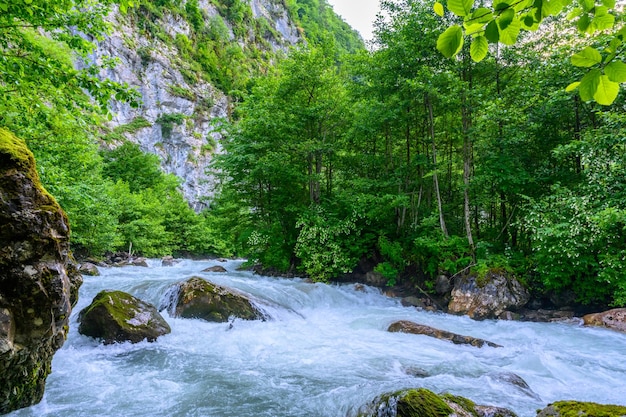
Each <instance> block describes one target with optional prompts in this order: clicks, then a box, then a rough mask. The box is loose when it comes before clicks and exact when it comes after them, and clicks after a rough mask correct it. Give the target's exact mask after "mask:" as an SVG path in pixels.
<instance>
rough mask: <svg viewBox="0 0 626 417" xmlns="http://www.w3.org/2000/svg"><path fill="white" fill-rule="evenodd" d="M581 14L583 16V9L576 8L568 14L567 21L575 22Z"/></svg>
mask: <svg viewBox="0 0 626 417" xmlns="http://www.w3.org/2000/svg"><path fill="white" fill-rule="evenodd" d="M581 14H583V9H582V7H575V8H574V9H573V10H572V11H571V12H569V13H568V14H567V20H574V19H576V18H577V17H578V16H580V15H581Z"/></svg>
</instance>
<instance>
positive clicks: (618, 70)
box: [604, 61, 626, 83]
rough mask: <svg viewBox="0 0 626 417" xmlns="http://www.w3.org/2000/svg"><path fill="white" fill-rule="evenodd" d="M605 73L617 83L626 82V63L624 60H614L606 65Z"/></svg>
mask: <svg viewBox="0 0 626 417" xmlns="http://www.w3.org/2000/svg"><path fill="white" fill-rule="evenodd" d="M604 73H605V74H606V76H607V77H609V80H611V81H614V82H616V83H626V64H625V63H623V62H622V61H613V62H611V63H610V64H609V65H607V66H606V67H604Z"/></svg>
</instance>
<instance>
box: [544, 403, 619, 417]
mask: <svg viewBox="0 0 626 417" xmlns="http://www.w3.org/2000/svg"><path fill="white" fill-rule="evenodd" d="M625 416H626V407H625V406H620V405H603V404H596V403H589V402H579V401H559V402H556V403H553V404H550V405H548V406H547V407H546V408H544V409H543V410H541V411H539V412H538V413H537V417H625Z"/></svg>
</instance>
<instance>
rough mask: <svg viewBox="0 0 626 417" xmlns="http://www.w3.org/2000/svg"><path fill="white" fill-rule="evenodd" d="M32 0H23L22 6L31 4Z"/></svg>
mask: <svg viewBox="0 0 626 417" xmlns="http://www.w3.org/2000/svg"><path fill="white" fill-rule="evenodd" d="M32 2H33V0H24V4H32Z"/></svg>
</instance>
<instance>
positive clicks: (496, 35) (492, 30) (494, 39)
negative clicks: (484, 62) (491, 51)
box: [485, 20, 500, 43]
mask: <svg viewBox="0 0 626 417" xmlns="http://www.w3.org/2000/svg"><path fill="white" fill-rule="evenodd" d="M485 37H486V38H487V40H488V41H489V42H491V43H498V42H499V41H500V29H498V24H497V23H496V21H495V20H492V21H491V22H489V23H488V24H487V27H486V28H485Z"/></svg>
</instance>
